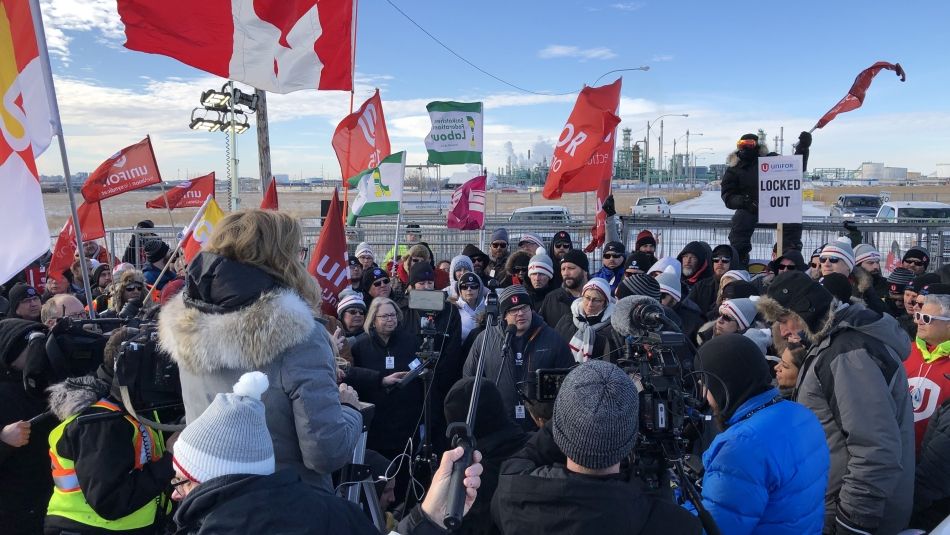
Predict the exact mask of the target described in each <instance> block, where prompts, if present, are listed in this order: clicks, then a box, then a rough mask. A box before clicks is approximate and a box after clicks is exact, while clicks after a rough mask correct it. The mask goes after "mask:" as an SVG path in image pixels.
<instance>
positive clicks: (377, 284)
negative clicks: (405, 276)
mask: <svg viewBox="0 0 950 535" xmlns="http://www.w3.org/2000/svg"><path fill="white" fill-rule="evenodd" d="M387 284H389V279H379V280H378V281H373V286H375V287H377V288H379V287H380V286H385V285H387Z"/></svg>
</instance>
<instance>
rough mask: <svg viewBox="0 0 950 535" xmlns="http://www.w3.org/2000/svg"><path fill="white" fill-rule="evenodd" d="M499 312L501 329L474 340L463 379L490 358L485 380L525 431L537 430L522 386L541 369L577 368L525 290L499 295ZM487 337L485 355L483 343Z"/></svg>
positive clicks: (489, 329)
mask: <svg viewBox="0 0 950 535" xmlns="http://www.w3.org/2000/svg"><path fill="white" fill-rule="evenodd" d="M498 311H499V313H500V315H501V318H502V321H501V322H500V325H498V326H491V325H489V326H486V327H485V330H484V331H482V332H481V333H480V334H479V335H478V336H477V337H476V338H475V342H474V343H473V344H472V349H471V352H469V354H468V359H467V360H466V361H465V368H464V370H463V375H464V376H465V377H472V376H473V375H475V369H476V367H477V365H478V359H479V358H481V357H482V356H484V357H485V358H487V359H488V360H487V361H485V377H487V378H488V379H490V380H491V381H493V382H494V383H495V385H496V386H497V387H498V391H499V392H501V398H502V400H503V401H504V406H505V411H506V412H507V413H508V414H509V415H511V416H512V417H513V418H514V419H515V421H516V422H518V423H519V424H520V425H521V427H522V429H524V430H526V431H532V430H534V429H536V426H535V425H534V422H533V421H532V420H531V418H529V417H528V414H527V411H526V410H525V406H524V404H523V403H522V401H521V396H520V394H519V386H520V384H521V383H522V382H524V381H525V379H526V378H527V377H528V375H529V374H531V373H533V372H534V371H535V370H537V369H538V368H569V367H571V366H573V365H574V364H575V363H574V357H573V356H572V355H571V351H570V349H569V348H568V347H567V343H565V342H564V340H562V339H561V336H560V335H559V334H557V331H555V330H554V329H552V328H551V327H548V326H547V324H546V323H544V319H543V318H542V317H541V315H540V314H537V313H536V312H534V311H533V310H532V309H531V298H530V297H529V296H528V292H527V291H525V289H524V286H521V285H520V284H515V285H513V286H509V287H507V288H505V289H504V290H502V291H501V292H500V293H499V294H498ZM486 336H487V337H488V339H487V340H486V343H485V354H484V355H482V353H481V351H482V340H483V338H484V337H486ZM506 346H507V347H506Z"/></svg>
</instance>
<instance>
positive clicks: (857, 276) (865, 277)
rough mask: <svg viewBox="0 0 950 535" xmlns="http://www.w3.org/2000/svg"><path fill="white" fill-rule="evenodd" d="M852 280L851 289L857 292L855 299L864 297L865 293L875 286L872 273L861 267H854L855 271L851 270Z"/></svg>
mask: <svg viewBox="0 0 950 535" xmlns="http://www.w3.org/2000/svg"><path fill="white" fill-rule="evenodd" d="M851 278H852V282H851V287H852V288H854V289H855V290H857V292H855V293H854V296H853V297H861V296H863V295H864V292H866V291H868V290H870V289H871V288H872V287H873V286H874V277H873V276H871V273H870V272H869V271H868V270H866V269H864V268H863V267H861V266H854V269H852V270H851ZM858 294H860V295H858Z"/></svg>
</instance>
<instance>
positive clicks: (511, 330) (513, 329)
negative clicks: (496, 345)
mask: <svg viewBox="0 0 950 535" xmlns="http://www.w3.org/2000/svg"><path fill="white" fill-rule="evenodd" d="M517 332H518V326H517V325H515V324H511V325H509V326H508V328H507V329H505V341H504V342H503V343H502V344H501V354H502V355H504V354H505V353H506V352H507V351H508V348H509V347H511V339H512V338H514V336H515V333H517Z"/></svg>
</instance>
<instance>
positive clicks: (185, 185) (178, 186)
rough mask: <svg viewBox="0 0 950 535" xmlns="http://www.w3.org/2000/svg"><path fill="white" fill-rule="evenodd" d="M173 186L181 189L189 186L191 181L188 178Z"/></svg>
mask: <svg viewBox="0 0 950 535" xmlns="http://www.w3.org/2000/svg"><path fill="white" fill-rule="evenodd" d="M175 187H176V188H182V189H186V188H190V187H191V181H190V180H186V181H184V182H182V183H181V184H178V185H177V186H175Z"/></svg>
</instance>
